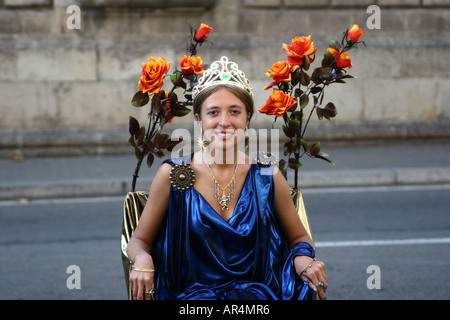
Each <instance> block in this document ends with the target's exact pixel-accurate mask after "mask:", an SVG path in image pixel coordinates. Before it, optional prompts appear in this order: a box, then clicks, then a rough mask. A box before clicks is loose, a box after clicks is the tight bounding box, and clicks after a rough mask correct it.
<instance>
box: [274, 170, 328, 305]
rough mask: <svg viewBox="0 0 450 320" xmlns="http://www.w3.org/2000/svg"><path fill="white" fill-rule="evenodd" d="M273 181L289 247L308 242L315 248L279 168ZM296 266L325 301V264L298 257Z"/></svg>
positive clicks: (306, 257)
mask: <svg viewBox="0 0 450 320" xmlns="http://www.w3.org/2000/svg"><path fill="white" fill-rule="evenodd" d="M273 179H274V184H275V212H276V213H277V216H278V219H279V221H280V224H281V226H282V228H283V230H284V232H285V235H286V237H287V240H288V242H289V245H290V246H291V247H292V246H293V245H294V244H296V243H299V242H308V243H309V244H311V245H312V246H313V247H314V244H313V241H312V239H311V237H310V236H309V235H308V232H307V231H306V229H305V227H304V226H303V223H302V221H301V220H300V217H299V216H298V212H297V210H296V208H295V205H294V202H293V201H292V198H291V193H290V188H289V185H288V183H287V181H286V179H285V178H284V176H283V175H282V174H281V171H280V170H279V169H278V168H275V170H274V176H273ZM294 265H295V270H296V272H297V274H298V275H299V276H300V277H301V278H302V280H304V281H305V280H308V285H309V287H310V288H311V289H313V290H314V291H317V293H318V294H319V296H320V298H321V299H325V291H326V289H327V286H328V285H327V276H326V272H325V264H324V263H323V262H321V261H317V260H315V259H312V258H310V257H308V256H296V257H295V258H294Z"/></svg>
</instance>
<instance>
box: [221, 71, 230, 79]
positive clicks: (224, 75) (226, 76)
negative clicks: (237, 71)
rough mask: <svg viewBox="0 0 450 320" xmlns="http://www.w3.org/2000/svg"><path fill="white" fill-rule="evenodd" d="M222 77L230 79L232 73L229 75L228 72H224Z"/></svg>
mask: <svg viewBox="0 0 450 320" xmlns="http://www.w3.org/2000/svg"><path fill="white" fill-rule="evenodd" d="M221 77H222V79H224V80H228V79H230V75H229V74H226V73H224V74H222V75H221Z"/></svg>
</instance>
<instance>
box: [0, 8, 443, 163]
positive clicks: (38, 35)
mask: <svg viewBox="0 0 450 320" xmlns="http://www.w3.org/2000/svg"><path fill="white" fill-rule="evenodd" d="M71 5H76V6H78V7H79V8H80V28H79V29H77V28H74V29H70V28H69V27H68V24H70V23H69V22H70V21H72V20H70V19H71V17H73V14H74V11H70V10H69V11H68V7H69V6H71ZM370 5H376V6H377V7H378V8H379V9H380V20H379V22H380V26H379V27H380V28H379V29H369V28H368V25H367V23H368V19H370V18H371V17H372V18H373V15H372V13H373V12H371V11H369V12H368V7H369V6H370ZM449 18H450V0H303V1H301V0H215V1H214V0H184V1H183V0H164V1H163V0H148V1H144V0H108V1H107V0H85V1H82V0H79V1H77V0H0V21H1V23H0V98H1V99H0V156H1V157H11V156H13V155H18V154H20V155H25V156H43V155H74V154H76V155H84V154H106V153H121V152H132V149H131V147H129V146H128V145H127V144H126V141H127V140H128V116H129V115H132V116H135V117H137V118H138V119H140V120H142V122H143V123H144V122H145V119H146V113H147V112H148V110H146V109H145V107H144V108H142V109H137V108H134V107H132V106H131V105H130V100H131V97H132V95H133V94H134V93H135V92H136V91H137V82H138V80H139V76H140V72H141V66H140V65H141V62H145V61H146V60H147V58H148V56H149V55H152V56H154V57H159V56H162V57H165V58H166V59H167V60H168V61H172V62H173V66H174V65H176V64H177V61H178V59H179V58H180V57H181V56H182V55H183V54H184V49H185V44H186V39H187V35H188V33H189V25H192V26H194V27H197V26H199V25H200V23H201V22H204V23H207V24H208V25H210V26H212V27H213V28H214V31H213V33H212V34H211V36H210V40H211V41H212V42H213V45H211V44H208V43H207V44H205V45H204V46H202V47H201V48H200V50H199V55H201V56H202V58H203V59H204V60H205V62H208V61H209V62H210V61H212V60H213V59H217V58H219V57H220V56H221V55H227V56H229V57H230V58H232V60H234V61H235V62H237V63H238V64H239V66H240V67H241V68H242V69H244V70H245V71H246V74H247V76H248V77H249V78H250V80H251V82H252V84H253V87H254V89H255V92H256V95H257V96H256V106H259V105H262V104H263V103H264V102H265V100H266V99H267V98H268V96H269V95H270V93H269V92H268V91H263V90H262V88H263V87H264V86H265V85H267V84H268V83H269V80H270V79H269V78H268V77H267V76H265V72H266V71H267V69H268V68H270V66H271V65H272V63H274V62H276V61H279V60H284V59H285V53H284V51H282V50H281V44H282V43H283V42H284V43H289V42H290V40H291V39H292V38H293V37H295V36H298V35H309V34H310V35H311V36H312V39H313V41H314V42H315V45H316V47H317V48H318V52H317V54H318V58H317V59H316V60H317V61H320V60H321V58H320V57H321V56H322V55H323V53H324V52H325V50H326V48H327V47H328V46H327V44H328V41H329V39H331V38H335V39H340V37H341V36H342V31H343V30H344V29H345V28H346V27H347V26H348V25H351V24H353V23H356V24H358V25H359V26H360V27H361V28H362V29H364V30H365V31H366V34H365V35H364V41H365V43H366V45H367V47H363V46H362V47H360V48H358V49H357V50H355V51H352V52H351V53H350V56H351V58H352V61H353V65H354V67H353V68H352V69H350V74H352V75H354V76H357V77H358V79H356V80H350V81H349V82H348V84H346V85H335V87H330V88H329V90H328V91H327V94H326V99H328V100H330V101H333V102H335V104H336V106H337V107H338V110H339V114H338V116H337V117H336V118H335V119H333V120H332V121H331V122H328V121H327V120H324V121H318V120H317V119H316V118H315V117H313V120H312V121H311V123H310V127H309V129H308V137H309V138H311V139H329V140H335V141H350V142H352V143H354V142H355V141H360V142H361V141H362V142H366V143H369V142H373V141H385V140H401V139H431V138H433V139H448V138H450V125H449V124H450V105H449V100H450V99H449V98H450V93H449V92H450V80H449V74H450V68H449V67H450V63H449V59H448V57H449V46H450V23H449ZM313 66H314V65H313ZM167 82H169V81H167ZM192 120H193V118H192V116H191V115H188V116H186V117H184V118H177V119H175V120H174V121H173V124H174V126H173V127H185V128H188V129H190V130H192ZM272 121H273V119H272V118H269V117H267V116H265V115H261V114H256V116H255V118H254V120H253V126H255V127H268V126H270V124H271V123H272ZM167 128H169V127H167ZM168 133H170V132H168Z"/></svg>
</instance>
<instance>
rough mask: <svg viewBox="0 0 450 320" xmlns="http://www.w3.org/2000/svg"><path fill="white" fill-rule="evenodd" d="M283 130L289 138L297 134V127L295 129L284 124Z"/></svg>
mask: <svg viewBox="0 0 450 320" xmlns="http://www.w3.org/2000/svg"><path fill="white" fill-rule="evenodd" d="M282 128H283V132H284V134H285V135H286V136H287V137H288V138H292V137H294V136H295V129H293V128H292V127H291V126H286V125H284V124H283V125H282Z"/></svg>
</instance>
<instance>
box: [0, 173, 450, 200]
mask: <svg viewBox="0 0 450 320" xmlns="http://www.w3.org/2000/svg"><path fill="white" fill-rule="evenodd" d="M290 177H291V176H290V175H289V178H290ZM151 181H152V179H150V178H142V179H139V180H138V183H137V185H136V190H145V191H147V190H148V189H149V187H150V184H151ZM299 182H300V185H301V188H302V189H303V190H306V189H318V188H347V187H376V186H406V185H439V184H450V167H421V168H392V169H360V170H340V171H338V172H331V171H309V172H304V173H302V176H301V179H300V181H299ZM130 190H131V181H130V178H123V179H122V178H118V179H79V180H70V181H69V180H67V181H66V180H60V181H42V182H20V183H0V201H11V200H17V199H26V200H33V199H57V198H87V197H107V196H121V195H123V196H125V194H126V193H127V192H128V191H130Z"/></svg>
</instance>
